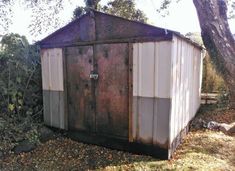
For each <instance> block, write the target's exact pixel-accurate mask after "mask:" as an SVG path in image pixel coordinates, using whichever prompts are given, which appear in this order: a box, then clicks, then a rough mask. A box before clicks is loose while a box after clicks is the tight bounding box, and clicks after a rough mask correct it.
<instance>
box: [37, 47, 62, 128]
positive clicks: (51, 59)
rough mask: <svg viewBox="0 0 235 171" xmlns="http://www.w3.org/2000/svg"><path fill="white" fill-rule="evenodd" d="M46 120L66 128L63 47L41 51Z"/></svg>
mask: <svg viewBox="0 0 235 171" xmlns="http://www.w3.org/2000/svg"><path fill="white" fill-rule="evenodd" d="M41 63H42V84H43V107H44V122H45V124H47V125H48V126H53V127H56V128H61V129H65V128H66V119H65V111H64V105H65V104H64V78H63V54H62V49H60V48H54V49H43V50H42V51H41Z"/></svg>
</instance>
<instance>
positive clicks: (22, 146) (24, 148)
mask: <svg viewBox="0 0 235 171" xmlns="http://www.w3.org/2000/svg"><path fill="white" fill-rule="evenodd" d="M35 148H36V145H35V144H34V143H31V142H30V141H29V140H24V141H21V142H20V143H19V144H18V145H16V146H15V147H14V148H13V151H14V153H16V154H20V153H22V152H30V151H32V150H34V149H35Z"/></svg>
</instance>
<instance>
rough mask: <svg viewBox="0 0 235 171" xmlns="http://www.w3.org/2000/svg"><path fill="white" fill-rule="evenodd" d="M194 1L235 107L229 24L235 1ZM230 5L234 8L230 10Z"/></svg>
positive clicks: (164, 5) (234, 53)
mask: <svg viewBox="0 0 235 171" xmlns="http://www.w3.org/2000/svg"><path fill="white" fill-rule="evenodd" d="M177 1H180V0H177ZM171 2H172V0H164V1H163V3H162V5H161V7H160V8H159V9H158V11H162V10H163V11H164V10H165V9H167V8H168V7H169V5H170V4H171ZM227 2H228V3H229V4H228V3H227ZM193 3H194V6H195V8H196V11H197V14H198V19H199V23H200V27H201V36H202V40H203V43H204V45H205V47H206V49H207V51H208V53H209V55H210V56H211V57H212V60H213V63H214V65H215V66H216V69H217V71H218V72H219V73H221V75H222V76H223V78H224V80H225V82H226V84H227V86H228V88H229V93H230V95H229V98H230V99H229V100H230V107H231V108H235V39H234V37H233V35H232V33H231V31H230V28H229V24H228V18H231V17H235V11H234V10H235V2H234V1H232V0H229V1H227V0H193ZM228 5H230V6H231V9H233V10H230V11H228ZM227 14H229V17H228V16H227Z"/></svg>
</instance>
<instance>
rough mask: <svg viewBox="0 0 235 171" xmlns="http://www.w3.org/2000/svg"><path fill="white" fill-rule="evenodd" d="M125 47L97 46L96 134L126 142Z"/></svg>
mask: <svg viewBox="0 0 235 171" xmlns="http://www.w3.org/2000/svg"><path fill="white" fill-rule="evenodd" d="M127 57H128V44H104V45H96V60H97V64H98V74H99V80H98V83H97V87H96V92H97V96H96V103H97V116H96V118H97V121H96V123H97V131H100V132H102V133H107V134H110V135H113V136H115V135H116V136H122V137H126V138H128V98H129V96H128V74H129V73H128V66H127V65H125V62H126V58H127Z"/></svg>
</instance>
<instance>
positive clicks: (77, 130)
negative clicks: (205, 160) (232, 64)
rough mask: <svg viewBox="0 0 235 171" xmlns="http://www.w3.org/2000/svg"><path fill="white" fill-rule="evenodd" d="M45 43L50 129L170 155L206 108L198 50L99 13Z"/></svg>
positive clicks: (165, 33) (166, 33)
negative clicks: (200, 109)
mask: <svg viewBox="0 0 235 171" xmlns="http://www.w3.org/2000/svg"><path fill="white" fill-rule="evenodd" d="M39 44H40V47H41V64H42V82H43V105H44V122H45V124H46V125H48V126H51V127H56V128H60V129H64V130H68V132H69V133H70V135H71V136H72V137H74V138H76V139H78V140H80V141H83V142H86V143H92V144H98V145H103V146H107V147H110V148H114V149H121V150H127V151H130V152H135V153H143V154H150V155H153V156H155V157H158V158H163V159H167V158H170V157H171V154H172V153H173V152H174V150H175V149H176V147H177V146H178V145H179V143H180V141H181V139H182V137H183V135H185V134H186V133H187V130H188V124H189V122H190V120H191V119H192V118H193V117H194V116H195V114H196V112H197V110H198V108H199V106H200V92H201V80H202V53H201V52H202V49H201V47H200V46H199V45H197V44H195V43H193V42H192V41H190V40H189V39H187V38H185V37H184V36H182V35H180V34H179V33H178V32H174V31H171V30H167V29H163V28H158V27H154V26H151V25H147V24H143V23H140V22H135V21H130V20H126V19H123V18H120V17H117V16H112V15H108V14H104V13H101V12H97V11H90V12H88V13H87V14H85V15H83V16H82V17H80V18H78V19H76V20H74V21H72V22H71V23H69V24H68V25H66V26H65V27H63V28H61V29H59V30H57V31H56V32H54V33H52V34H51V35H49V36H48V37H46V38H45V39H43V40H41V41H40V42H39Z"/></svg>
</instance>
